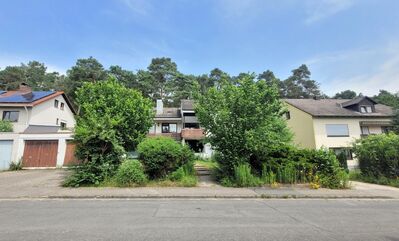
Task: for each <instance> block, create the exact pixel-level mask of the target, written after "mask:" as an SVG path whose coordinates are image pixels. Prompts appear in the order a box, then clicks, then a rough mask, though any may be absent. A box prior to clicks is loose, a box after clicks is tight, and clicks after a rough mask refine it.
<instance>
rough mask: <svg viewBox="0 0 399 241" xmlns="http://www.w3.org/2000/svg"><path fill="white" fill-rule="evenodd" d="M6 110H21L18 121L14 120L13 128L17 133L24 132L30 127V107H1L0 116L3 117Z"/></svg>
mask: <svg viewBox="0 0 399 241" xmlns="http://www.w3.org/2000/svg"><path fill="white" fill-rule="evenodd" d="M4 111H19V116H18V122H12V125H13V130H14V132H16V133H19V132H23V131H24V130H25V129H26V127H28V125H27V123H28V116H29V115H30V111H31V109H30V107H28V108H27V109H25V108H24V107H0V118H1V119H3V112H4Z"/></svg>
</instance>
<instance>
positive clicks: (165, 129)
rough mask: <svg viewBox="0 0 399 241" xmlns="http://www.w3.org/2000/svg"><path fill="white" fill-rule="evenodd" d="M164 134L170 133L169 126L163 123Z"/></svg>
mask: <svg viewBox="0 0 399 241" xmlns="http://www.w3.org/2000/svg"><path fill="white" fill-rule="evenodd" d="M162 133H169V124H167V123H162Z"/></svg>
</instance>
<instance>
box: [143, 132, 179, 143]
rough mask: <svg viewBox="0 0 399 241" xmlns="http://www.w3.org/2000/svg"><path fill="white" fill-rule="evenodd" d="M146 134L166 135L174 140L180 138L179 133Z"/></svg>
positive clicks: (151, 134)
mask: <svg viewBox="0 0 399 241" xmlns="http://www.w3.org/2000/svg"><path fill="white" fill-rule="evenodd" d="M147 136H166V137H171V138H173V139H175V140H178V141H179V140H181V135H180V133H156V134H155V133H149V134H147Z"/></svg>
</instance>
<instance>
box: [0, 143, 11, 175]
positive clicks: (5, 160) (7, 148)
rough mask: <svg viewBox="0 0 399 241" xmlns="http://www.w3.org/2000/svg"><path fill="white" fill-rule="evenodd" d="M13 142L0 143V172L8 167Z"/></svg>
mask: <svg viewBox="0 0 399 241" xmlns="http://www.w3.org/2000/svg"><path fill="white" fill-rule="evenodd" d="M12 143H13V141H0V170H6V169H8V167H9V166H10V162H11V153H12Z"/></svg>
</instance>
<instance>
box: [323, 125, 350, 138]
mask: <svg viewBox="0 0 399 241" xmlns="http://www.w3.org/2000/svg"><path fill="white" fill-rule="evenodd" d="M326 131H327V136H328V137H346V136H349V129H348V125H347V124H327V125H326Z"/></svg>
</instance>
